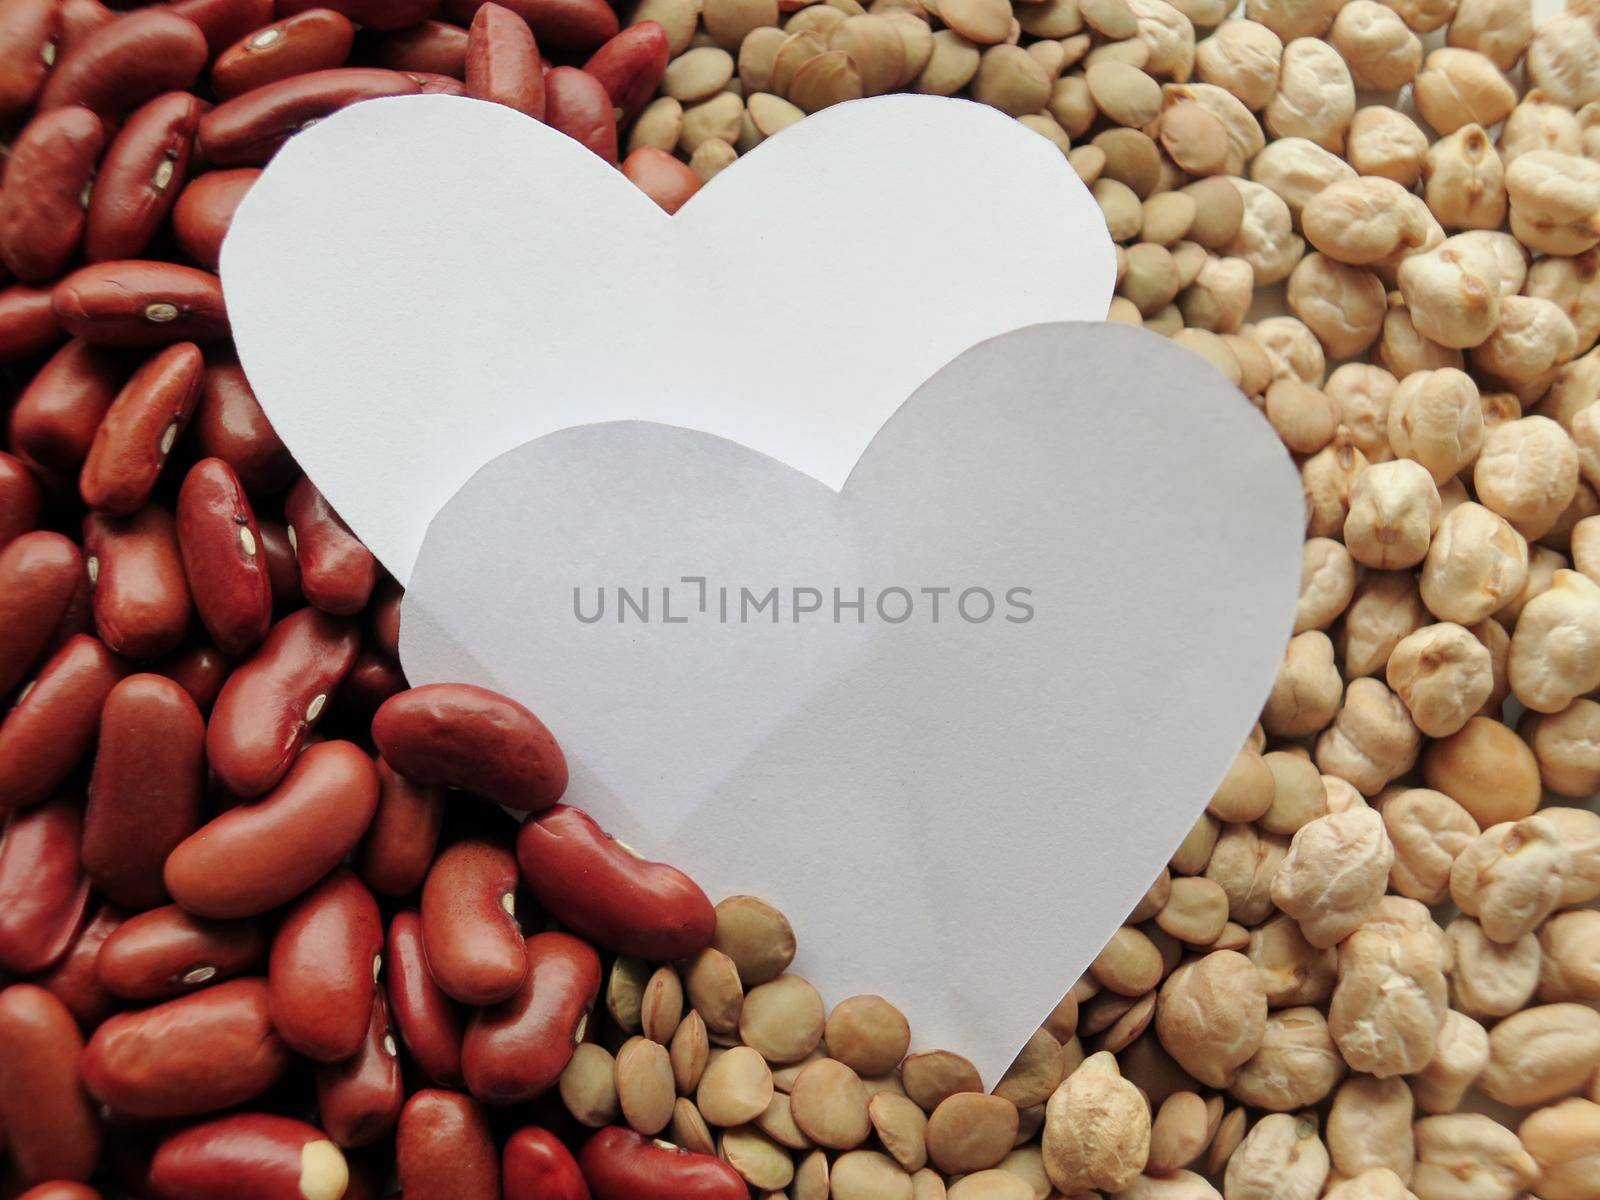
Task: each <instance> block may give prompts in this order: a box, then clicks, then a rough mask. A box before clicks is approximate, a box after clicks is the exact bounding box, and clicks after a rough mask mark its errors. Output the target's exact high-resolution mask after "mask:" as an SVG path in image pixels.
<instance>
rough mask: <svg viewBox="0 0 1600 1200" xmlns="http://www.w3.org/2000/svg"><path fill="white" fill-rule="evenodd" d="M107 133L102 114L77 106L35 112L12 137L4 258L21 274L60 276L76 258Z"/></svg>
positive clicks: (2, 204) (2, 195) (2, 218)
mask: <svg viewBox="0 0 1600 1200" xmlns="http://www.w3.org/2000/svg"><path fill="white" fill-rule="evenodd" d="M105 137H106V132H105V126H103V125H102V124H101V123H100V118H99V117H97V116H95V115H94V113H92V112H90V111H89V110H88V109H86V108H76V107H74V108H64V109H61V110H60V111H59V112H47V113H43V114H41V115H40V116H37V117H35V118H34V119H33V120H32V121H30V122H28V125H27V127H26V128H24V129H23V131H22V133H21V134H19V135H18V137H17V140H16V141H15V142H13V143H12V145H11V156H10V158H9V159H8V160H7V161H6V185H5V190H4V191H3V192H0V262H4V263H5V265H6V268H7V269H8V270H9V271H10V272H11V273H12V274H13V275H15V276H16V277H17V278H18V279H21V280H23V281H24V282H27V283H38V282H39V281H41V280H45V279H51V278H54V277H55V276H57V275H59V274H60V273H61V270H62V268H63V267H65V266H66V265H67V263H69V262H70V261H72V256H73V254H74V253H76V251H77V249H78V243H79V242H81V241H82V240H83V227H84V224H85V223H86V220H87V218H86V217H85V216H84V204H85V201H86V199H87V196H88V191H89V183H90V181H91V180H92V179H93V178H94V166H95V163H97V162H99V161H100V151H101V150H103V149H104V148H105Z"/></svg>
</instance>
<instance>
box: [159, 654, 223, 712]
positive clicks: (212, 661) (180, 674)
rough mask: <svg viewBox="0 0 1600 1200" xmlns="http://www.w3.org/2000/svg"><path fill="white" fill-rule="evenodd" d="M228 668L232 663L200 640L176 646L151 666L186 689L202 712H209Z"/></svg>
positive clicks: (215, 700)
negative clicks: (199, 642) (178, 648)
mask: <svg viewBox="0 0 1600 1200" xmlns="http://www.w3.org/2000/svg"><path fill="white" fill-rule="evenodd" d="M231 669H232V664H231V663H229V662H228V660H227V659H226V658H224V657H223V655H222V652H221V651H220V650H218V649H217V648H216V647H215V646H207V645H205V644H203V643H202V644H200V645H196V646H190V647H189V648H188V649H186V650H180V651H178V653H176V654H173V655H170V656H168V657H167V658H164V659H162V660H161V661H160V662H158V663H156V664H155V666H154V667H153V668H152V670H154V671H155V673H156V674H158V675H165V676H166V677H167V678H168V679H170V680H172V682H173V683H175V684H177V685H178V686H179V687H181V688H182V689H183V690H184V691H186V692H188V693H189V699H191V700H193V701H194V702H195V706H196V707H197V708H199V710H200V712H201V713H202V715H203V714H205V713H209V712H210V711H211V706H212V705H213V704H215V703H216V702H217V693H218V692H220V691H221V690H222V685H223V683H224V682H225V681H226V680H227V678H228V672H229V671H230V670H231Z"/></svg>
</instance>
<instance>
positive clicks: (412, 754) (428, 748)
mask: <svg viewBox="0 0 1600 1200" xmlns="http://www.w3.org/2000/svg"><path fill="white" fill-rule="evenodd" d="M372 740H373V741H374V742H376V743H377V746H378V752H379V753H380V754H382V755H383V757H384V758H386V759H388V760H389V762H390V764H391V765H392V766H393V767H394V769H395V770H397V771H399V772H400V773H401V774H402V775H405V776H406V777H408V778H410V779H415V780H417V781H418V782H419V783H442V784H444V785H445V786H446V787H454V788H462V789H464V790H465V791H469V792H472V793H473V794H474V795H477V796H481V797H482V798H483V799H485V800H492V801H494V802H495V803H496V804H503V805H505V807H507V808H514V809H517V810H519V811H522V812H538V811H539V810H540V809H545V808H549V807H550V806H551V805H552V804H554V803H555V802H556V801H557V800H559V799H561V793H562V792H564V791H566V788H567V760H566V758H565V757H564V756H563V755H562V753H561V747H560V746H558V745H556V740H555V738H554V737H552V736H551V734H550V731H549V730H548V729H546V728H545V727H544V723H543V722H541V721H540V720H539V718H538V717H536V716H534V715H533V714H532V713H531V712H529V711H528V710H527V709H526V708H524V707H523V706H522V705H520V704H518V703H517V702H516V701H515V700H512V699H510V698H508V697H506V696H501V695H498V694H497V693H495V692H491V691H489V690H488V689H487V688H481V687H474V686H473V685H472V684H467V683H433V684H428V685H426V686H424V687H419V688H412V689H411V690H410V691H408V692H401V693H400V695H398V696H395V697H394V698H393V699H391V700H387V701H385V702H384V705H383V707H382V708H380V709H379V710H378V715H377V716H375V717H373V718H372Z"/></svg>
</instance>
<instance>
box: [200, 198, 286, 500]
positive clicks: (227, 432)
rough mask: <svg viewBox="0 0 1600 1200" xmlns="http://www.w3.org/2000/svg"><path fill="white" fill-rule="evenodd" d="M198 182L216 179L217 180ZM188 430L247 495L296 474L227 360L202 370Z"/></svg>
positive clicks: (268, 490)
mask: <svg viewBox="0 0 1600 1200" xmlns="http://www.w3.org/2000/svg"><path fill="white" fill-rule="evenodd" d="M218 174H222V175H226V174H233V172H228V171H223V172H218ZM251 174H255V172H251ZM202 178H204V179H215V178H217V175H206V176H203V177H202ZM190 430H191V431H192V432H191V436H193V437H194V439H195V441H196V442H197V443H198V444H199V446H200V451H201V453H202V454H205V455H207V456H209V457H211V458H220V459H221V460H222V461H223V462H225V463H227V464H228V465H229V466H230V467H232V468H233V471H234V474H235V475H237V476H238V477H239V482H240V483H241V484H242V485H243V486H244V490H245V492H246V493H247V494H249V495H251V496H268V495H271V494H273V493H275V492H280V491H282V490H283V489H284V488H285V487H286V486H288V484H289V481H290V480H292V479H293V478H294V477H295V475H296V473H297V471H296V467H295V465H294V459H293V458H292V457H291V456H290V454H289V451H288V449H287V448H286V447H285V446H284V444H283V440H282V439H281V438H279V437H278V434H277V431H276V430H274V429H273V428H272V424H271V422H269V421H268V420H267V415H266V413H264V412H262V411H261V405H260V404H259V403H257V402H256V395H255V392H254V391H252V390H251V388H250V382H249V380H247V379H246V378H245V376H244V368H242V367H241V366H240V365H239V363H238V361H237V360H236V359H234V358H233V357H232V356H231V355H229V356H228V357H226V358H219V359H216V360H214V361H212V362H211V364H210V365H209V366H207V367H206V374H205V380H204V381H203V382H202V383H201V385H200V406H199V408H198V409H197V410H196V411H195V415H194V420H193V421H192V422H191V423H190Z"/></svg>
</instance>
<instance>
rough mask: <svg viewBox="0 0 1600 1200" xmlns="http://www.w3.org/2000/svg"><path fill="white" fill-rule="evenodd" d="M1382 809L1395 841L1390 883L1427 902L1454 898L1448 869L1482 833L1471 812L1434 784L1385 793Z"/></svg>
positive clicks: (1399, 889) (1400, 891)
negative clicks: (1451, 893) (1434, 788)
mask: <svg viewBox="0 0 1600 1200" xmlns="http://www.w3.org/2000/svg"><path fill="white" fill-rule="evenodd" d="M1378 811H1379V813H1381V814H1382V816H1383V825H1384V828H1385V829H1386V830H1388V833H1389V841H1390V843H1391V844H1392V845H1393V846H1394V865H1393V866H1392V867H1391V868H1390V870H1389V886H1390V887H1392V888H1393V889H1394V890H1395V891H1396V892H1398V893H1399V894H1400V895H1402V896H1408V897H1410V898H1411V899H1413V900H1420V901H1422V903H1424V904H1429V905H1434V904H1443V903H1444V902H1445V901H1446V900H1448V899H1449V898H1450V868H1451V867H1453V866H1454V865H1455V861H1456V859H1457V857H1459V856H1460V854H1461V852H1462V851H1463V850H1465V849H1466V848H1467V846H1468V845H1470V844H1471V843H1472V841H1473V840H1474V839H1475V838H1477V836H1478V834H1479V832H1480V830H1479V828H1478V823H1477V822H1476V821H1474V820H1473V819H1472V814H1471V813H1469V812H1468V811H1467V810H1466V809H1465V808H1463V807H1462V806H1461V805H1459V804H1457V803H1456V802H1455V801H1454V800H1452V799H1451V798H1450V797H1449V796H1447V795H1445V794H1444V793H1443V792H1436V791H1434V790H1433V789H1432V788H1404V789H1402V790H1399V791H1395V792H1391V793H1387V794H1386V795H1385V796H1384V798H1383V799H1382V801H1380V802H1379V805H1378Z"/></svg>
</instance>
